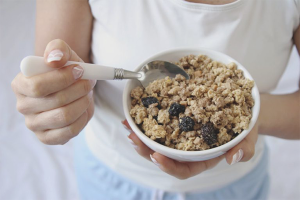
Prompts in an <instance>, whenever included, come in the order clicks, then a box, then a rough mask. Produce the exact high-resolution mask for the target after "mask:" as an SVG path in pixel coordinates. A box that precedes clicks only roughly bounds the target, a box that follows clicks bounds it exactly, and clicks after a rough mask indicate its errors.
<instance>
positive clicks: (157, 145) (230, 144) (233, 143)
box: [123, 47, 260, 156]
mask: <svg viewBox="0 0 300 200" xmlns="http://www.w3.org/2000/svg"><path fill="white" fill-rule="evenodd" d="M183 51H186V52H189V51H190V52H192V51H193V52H195V51H196V52H197V51H198V52H200V54H202V55H207V56H208V57H210V55H209V54H215V55H217V57H223V58H225V59H228V60H231V62H235V63H236V65H237V68H238V69H241V70H242V71H243V73H244V74H246V75H244V76H247V78H248V79H250V80H254V79H253V77H252V76H251V74H250V73H249V72H248V71H247V69H246V68H245V67H244V66H243V65H242V64H240V63H239V62H238V61H237V60H235V59H233V58H232V57H230V56H228V55H226V54H224V53H221V52H219V51H215V50H212V49H208V48H201V47H199V48H194V47H192V48H190V47H182V48H172V49H168V50H164V51H160V52H159V53H156V54H154V55H152V56H150V57H148V58H147V59H145V60H144V61H143V62H142V63H141V64H140V65H139V66H138V67H137V68H136V70H135V71H139V69H140V68H141V67H142V66H143V65H145V64H146V63H148V62H150V61H152V60H155V58H156V57H159V56H162V55H164V54H172V53H177V52H183ZM201 52H205V53H201ZM188 54H189V53H187V55H188ZM214 60H215V59H214ZM133 81H135V80H128V81H127V83H126V85H125V88H124V90H123V110H124V113H125V117H126V119H127V121H128V123H129V125H130V127H131V128H132V130H133V131H134V132H135V133H136V134H137V135H138V137H139V138H140V137H142V138H143V139H144V140H146V141H148V142H149V143H150V144H151V146H155V148H157V149H160V150H162V151H164V152H166V151H167V152H168V153H170V154H173V155H179V156H204V155H209V154H215V153H217V152H220V151H227V150H229V149H231V148H233V147H234V146H236V145H237V144H238V143H240V142H241V141H242V140H243V139H244V138H245V137H246V136H247V135H248V134H249V132H250V131H251V130H252V128H253V127H254V125H255V123H256V121H257V118H258V115H259V111H260V95H259V90H258V88H257V85H256V83H255V81H254V87H253V88H252V91H251V94H252V97H253V99H254V102H255V103H254V106H253V107H252V108H251V113H252V117H251V120H250V123H249V127H248V129H246V130H243V131H242V132H241V133H240V134H239V135H238V136H236V137H235V138H234V139H232V140H230V141H229V142H227V143H225V144H223V145H220V146H218V147H215V148H212V149H207V150H201V151H183V150H179V149H173V148H170V147H167V146H165V145H162V144H160V143H158V142H155V141H153V140H151V139H150V138H149V137H147V136H146V135H145V134H144V133H143V132H142V131H141V130H140V129H139V128H138V127H137V125H136V124H135V122H134V121H133V119H132V117H131V116H130V114H129V112H130V111H128V112H127V111H126V108H127V107H128V106H127V105H126V103H127V97H128V96H127V94H130V91H129V86H130V85H131V83H132V82H133ZM126 91H128V92H129V93H125V92H126ZM129 109H130V108H129ZM254 111H256V112H254ZM143 139H141V140H142V141H143V142H144V140H143ZM150 144H149V145H150ZM145 145H146V146H148V145H147V144H145ZM149 148H150V147H149Z"/></svg>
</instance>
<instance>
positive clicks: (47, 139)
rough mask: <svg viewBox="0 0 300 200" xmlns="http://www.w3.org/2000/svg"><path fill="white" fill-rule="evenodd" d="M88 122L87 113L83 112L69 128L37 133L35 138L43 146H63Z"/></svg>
mask: <svg viewBox="0 0 300 200" xmlns="http://www.w3.org/2000/svg"><path fill="white" fill-rule="evenodd" d="M87 122H88V113H87V112H84V113H83V114H82V115H81V116H80V117H79V118H78V119H77V120H76V121H75V122H74V123H72V124H70V125H69V126H66V127H63V128H59V129H52V130H47V131H43V132H38V133H37V137H38V138H39V140H40V141H42V142H43V143H44V144H49V145H56V144H65V143H67V142H68V141H69V140H70V139H71V138H73V137H75V136H77V135H78V134H79V133H80V131H81V130H82V129H83V128H84V127H85V126H86V124H87Z"/></svg>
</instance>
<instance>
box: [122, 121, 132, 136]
mask: <svg viewBox="0 0 300 200" xmlns="http://www.w3.org/2000/svg"><path fill="white" fill-rule="evenodd" d="M121 123H122V125H123V127H124V128H125V129H126V130H127V131H129V132H130V133H131V130H130V129H129V128H128V127H127V126H126V125H125V120H124V121H122V122H121Z"/></svg>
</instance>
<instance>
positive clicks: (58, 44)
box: [51, 39, 66, 47]
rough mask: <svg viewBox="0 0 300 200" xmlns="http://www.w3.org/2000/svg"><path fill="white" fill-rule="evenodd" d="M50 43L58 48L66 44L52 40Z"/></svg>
mask: <svg viewBox="0 0 300 200" xmlns="http://www.w3.org/2000/svg"><path fill="white" fill-rule="evenodd" d="M51 43H52V44H54V45H55V46H59V47H61V46H63V45H65V44H66V42H65V41H64V40H62V39H54V40H52V41H51Z"/></svg>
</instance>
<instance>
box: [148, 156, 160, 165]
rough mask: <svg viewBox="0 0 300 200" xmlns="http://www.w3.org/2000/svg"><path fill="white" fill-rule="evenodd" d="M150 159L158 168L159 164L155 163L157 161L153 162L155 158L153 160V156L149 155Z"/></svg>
mask: <svg viewBox="0 0 300 200" xmlns="http://www.w3.org/2000/svg"><path fill="white" fill-rule="evenodd" d="M150 158H151V160H152V162H153V163H154V164H155V165H156V166H158V167H159V166H160V164H159V163H158V162H157V160H155V158H153V156H152V155H151V154H150Z"/></svg>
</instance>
